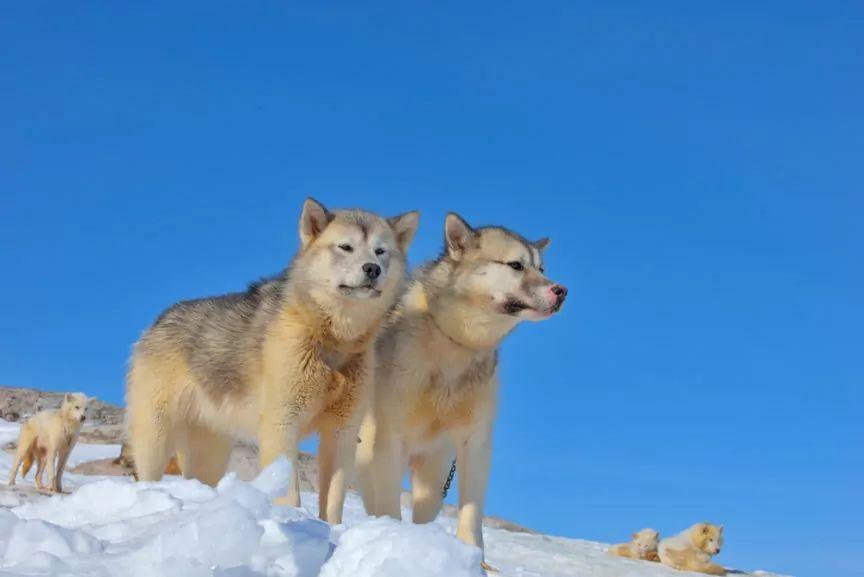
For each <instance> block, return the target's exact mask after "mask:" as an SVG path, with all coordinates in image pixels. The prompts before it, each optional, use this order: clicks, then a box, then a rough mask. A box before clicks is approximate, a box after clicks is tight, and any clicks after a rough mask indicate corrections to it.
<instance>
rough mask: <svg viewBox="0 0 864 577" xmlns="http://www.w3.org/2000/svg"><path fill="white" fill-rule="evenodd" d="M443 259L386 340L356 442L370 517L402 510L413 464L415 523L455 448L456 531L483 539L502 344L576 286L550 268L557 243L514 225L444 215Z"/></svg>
mask: <svg viewBox="0 0 864 577" xmlns="http://www.w3.org/2000/svg"><path fill="white" fill-rule="evenodd" d="M445 240H446V249H445V251H444V253H443V255H442V256H441V257H440V258H439V259H438V260H436V261H435V262H432V263H431V264H428V265H426V266H425V267H424V268H422V269H421V270H420V271H419V272H418V273H417V275H416V276H415V280H414V282H413V283H412V285H411V286H410V288H409V290H408V291H407V293H406V294H405V296H404V297H403V299H402V302H401V304H400V307H399V309H398V312H397V314H396V315H395V317H396V318H395V319H394V322H393V324H392V325H391V326H389V327H388V329H387V330H386V331H385V332H384V334H382V336H381V338H380V339H379V342H378V346H377V349H378V371H377V373H376V376H375V382H376V385H375V392H374V400H373V403H372V409H371V411H370V412H369V414H368V415H367V418H366V419H364V423H363V428H362V430H361V434H360V436H361V443H360V445H359V447H358V481H359V485H360V489H361V492H362V494H363V501H364V503H365V506H366V510H367V512H368V513H370V514H373V515H389V516H391V517H395V518H400V517H401V513H400V508H399V502H400V495H401V487H402V475H403V472H404V470H405V467H406V466H408V467H410V472H411V488H412V493H413V502H414V513H413V518H414V521H415V522H418V523H425V522H428V521H432V520H433V519H434V518H435V517H436V515H437V514H438V512H439V510H440V509H441V505H442V494H441V493H442V487H443V485H444V482H445V480H446V478H447V474H448V471H449V468H450V464H451V462H452V459H453V457H454V454H455V455H456V456H457V461H456V462H457V467H458V473H459V522H458V530H457V535H458V536H459V538H460V539H462V540H463V541H465V542H466V543H469V544H472V545H476V546H478V547H481V548H482V547H483V536H482V532H481V523H482V518H483V502H484V498H485V494H486V484H487V479H488V475H489V462H490V458H491V451H492V446H491V432H492V422H493V419H494V415H495V405H496V396H497V393H498V381H497V378H496V369H497V366H498V346H499V345H500V343H501V341H502V339H503V338H504V337H505V336H506V335H507V334H508V333H509V332H510V331H511V330H513V328H514V327H515V326H516V325H517V324H518V323H519V322H520V321H522V320H544V319H548V318H549V317H550V316H552V315H553V314H554V313H556V312H557V311H558V310H559V309H560V308H561V305H562V303H563V302H564V297H565V295H566V294H567V291H566V289H565V288H564V287H563V286H561V285H558V284H555V283H553V282H552V281H550V280H549V279H547V278H546V277H545V276H544V272H543V259H542V252H543V250H544V249H545V248H546V246H547V245H548V244H549V241H548V240H547V239H543V240H540V241H537V242H528V241H526V240H525V239H524V238H522V237H521V236H519V235H518V234H516V233H514V232H512V231H509V230H507V229H504V228H498V227H486V228H478V229H473V228H471V227H470V226H469V225H468V224H467V223H466V222H465V221H464V220H463V219H462V218H460V217H459V216H457V215H455V214H452V213H451V214H450V215H448V216H447V220H446V223H445Z"/></svg>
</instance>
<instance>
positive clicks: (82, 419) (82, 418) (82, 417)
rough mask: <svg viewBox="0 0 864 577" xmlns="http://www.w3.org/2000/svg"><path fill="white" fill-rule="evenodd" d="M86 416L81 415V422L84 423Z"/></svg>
mask: <svg viewBox="0 0 864 577" xmlns="http://www.w3.org/2000/svg"><path fill="white" fill-rule="evenodd" d="M84 418H85V417H84V415H81V422H82V423H83V422H84Z"/></svg>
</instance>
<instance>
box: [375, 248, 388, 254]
mask: <svg viewBox="0 0 864 577" xmlns="http://www.w3.org/2000/svg"><path fill="white" fill-rule="evenodd" d="M385 252H387V251H386V250H384V249H383V248H376V249H375V254H377V255H378V256H381V255H382V254H384V253H385Z"/></svg>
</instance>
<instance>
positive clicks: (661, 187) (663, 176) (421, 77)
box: [0, 1, 864, 577]
mask: <svg viewBox="0 0 864 577" xmlns="http://www.w3.org/2000/svg"><path fill="white" fill-rule="evenodd" d="M722 4H723V5H722V6H720V5H712V6H709V5H707V4H704V3H694V2H668V3H663V4H662V5H660V4H658V3H653V2H652V3H647V2H646V3H635V2H634V3H620V2H546V3H521V4H517V3H511V2H473V3H465V2H436V3H418V2H393V3H365V5H363V6H360V5H358V4H357V3H349V2H329V3H311V2H310V3H305V2H290V3H289V2H256V3H247V4H246V5H244V7H243V8H242V9H241V8H240V5H239V4H236V3H223V2H206V3H185V4H183V5H182V6H180V5H178V3H174V2H172V3H168V2H149V3H146V5H145V4H143V3H135V4H132V3H123V2H113V3H108V2H99V3H95V2H94V3H86V6H85V5H83V4H75V3H71V4H70V3H44V2H35V1H34V2H18V3H16V4H15V5H13V4H7V5H6V6H5V7H4V9H3V16H2V18H0V127H2V129H0V270H2V282H0V300H2V302H4V303H6V306H5V307H4V312H3V314H2V315H0V382H3V383H6V384H12V385H21V386H33V387H40V388H47V389H57V390H75V389H80V390H84V391H86V392H87V393H90V394H94V395H99V396H100V397H103V398H105V399H108V400H111V401H117V402H119V401H121V400H122V397H123V373H124V366H125V362H126V358H127V355H128V351H129V348H130V346H131V344H132V343H133V342H134V341H135V339H136V338H137V336H138V335H139V334H140V332H141V331H142V330H143V329H144V328H145V327H146V326H147V325H148V324H149V323H150V322H151V321H152V319H153V318H154V317H155V316H156V315H157V314H158V313H159V312H160V311H161V310H162V309H163V308H165V307H166V306H168V305H169V304H171V303H172V302H174V301H177V300H180V299H185V298H191V297H198V296H204V295H209V294H216V293H221V292H226V291H231V290H237V289H240V288H242V287H243V286H244V284H245V283H246V282H247V281H249V280H252V279H255V278H257V277H259V276H261V275H265V274H268V273H271V272H275V271H277V270H279V269H280V268H281V267H282V266H284V265H285V264H286V263H287V262H288V260H289V258H290V257H291V255H292V253H293V251H294V250H295V248H296V246H297V240H296V239H297V231H296V221H297V217H298V213H299V209H300V206H301V202H302V199H303V198H304V197H305V196H307V195H313V196H315V197H317V198H319V199H320V200H321V201H323V202H325V203H326V204H328V205H331V206H334V207H339V206H361V207H364V208H368V209H372V210H376V211H380V212H383V213H387V214H395V213H398V212H402V211H405V210H409V209H420V210H421V211H422V214H423V216H422V219H421V227H420V232H419V234H418V237H417V239H416V242H415V244H414V247H413V249H412V255H411V256H412V260H413V262H415V263H418V262H421V261H422V260H424V259H426V258H429V257H431V256H433V255H434V254H435V253H436V252H437V251H438V250H439V247H440V244H441V237H442V227H443V219H444V215H445V214H446V212H447V211H448V210H455V211H458V212H460V213H461V214H463V215H464V216H465V217H466V218H467V219H468V220H469V221H470V222H472V223H476V224H492V223H494V224H502V225H506V226H510V227H512V228H514V229H516V230H518V231H519V232H521V233H523V234H524V235H526V236H528V237H538V238H539V237H541V236H550V237H552V239H553V244H552V246H551V247H550V249H549V250H548V261H547V267H546V268H547V271H548V272H549V274H550V276H551V277H552V278H554V279H556V280H558V281H560V282H562V283H564V284H566V285H567V286H568V287H569V288H570V297H569V299H568V304H567V306H566V307H565V310H564V312H563V313H562V314H561V315H560V316H559V317H557V318H555V319H553V320H551V321H548V322H546V323H542V324H536V325H530V326H524V327H522V328H520V329H519V330H518V331H517V332H516V334H514V335H513V336H512V337H511V338H510V339H509V340H508V341H507V342H506V344H505V346H504V351H503V355H502V371H501V373H502V381H503V392H502V402H501V409H500V417H499V421H498V425H497V431H496V449H495V457H494V470H493V474H492V481H491V485H490V491H489V500H488V511H489V512H490V513H493V514H498V515H502V516H506V517H509V518H512V519H515V520H517V521H520V522H522V523H524V524H526V525H528V526H532V527H535V528H538V529H540V530H544V531H548V532H553V533H557V534H562V535H569V536H574V537H580V538H587V539H598V540H606V541H613V540H623V539H626V537H627V536H628V535H629V533H630V532H631V531H632V530H634V529H639V528H641V527H643V526H654V527H656V528H658V529H660V530H661V531H662V532H664V533H671V532H675V531H678V530H679V529H681V528H683V527H684V526H686V525H689V524H691V523H693V522H695V521H698V520H702V519H709V520H715V521H717V522H724V523H725V524H726V526H727V533H728V538H727V546H726V549H725V550H724V552H723V554H722V556H721V557H719V560H720V561H722V562H724V563H726V564H727V565H732V566H740V567H745V568H758V567H761V568H766V569H773V570H778V571H785V572H789V573H793V574H796V575H799V576H801V577H808V576H812V577H822V576H823V575H832V576H833V577H844V576H852V575H860V574H862V573H864V554H862V551H864V538H862V531H861V529H860V523H859V519H860V518H862V515H864V508H862V497H864V495H862V487H864V484H862V481H864V459H862V452H861V447H862V445H864V430H862V429H864V426H862V424H861V423H862V406H864V405H862V401H864V398H862V397H864V395H862V379H864V355H862V345H864V337H862V327H864V299H862V295H864V274H862V266H861V263H862V256H864V255H862V247H864V232H862V230H864V228H862V226H861V217H862V214H864V174H862V150H864V107H862V105H861V103H862V102H864V35H862V34H861V29H862V24H864V8H862V6H861V4H860V3H855V2H848V3H843V2H838V3H818V4H816V3H795V2H782V3H781V2H764V3H758V5H757V3H752V2H728V3H722Z"/></svg>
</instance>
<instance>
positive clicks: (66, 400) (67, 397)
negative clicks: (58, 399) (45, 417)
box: [63, 393, 69, 404]
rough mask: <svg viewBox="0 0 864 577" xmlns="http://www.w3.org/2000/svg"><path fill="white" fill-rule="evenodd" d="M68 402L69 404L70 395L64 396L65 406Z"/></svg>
mask: <svg viewBox="0 0 864 577" xmlns="http://www.w3.org/2000/svg"><path fill="white" fill-rule="evenodd" d="M68 402H69V393H66V394H65V395H63V404H66V403H68Z"/></svg>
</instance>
